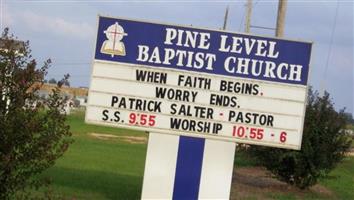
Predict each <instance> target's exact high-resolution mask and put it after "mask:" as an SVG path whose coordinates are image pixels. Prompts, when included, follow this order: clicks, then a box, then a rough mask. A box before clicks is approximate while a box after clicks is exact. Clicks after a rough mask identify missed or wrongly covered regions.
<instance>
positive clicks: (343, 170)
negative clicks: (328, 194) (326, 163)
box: [320, 157, 354, 199]
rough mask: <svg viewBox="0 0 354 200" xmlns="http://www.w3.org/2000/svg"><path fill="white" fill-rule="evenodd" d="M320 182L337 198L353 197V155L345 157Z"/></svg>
mask: <svg viewBox="0 0 354 200" xmlns="http://www.w3.org/2000/svg"><path fill="white" fill-rule="evenodd" d="M320 183H321V184H322V185H324V186H326V187H327V188H329V189H331V190H332V191H333V192H334V193H335V194H336V196H337V197H338V198H339V199H354V157H346V158H345V159H344V161H343V162H342V163H341V164H339V165H338V167H337V168H336V169H334V170H333V171H332V172H331V173H330V174H329V177H328V178H326V179H323V180H321V181H320Z"/></svg>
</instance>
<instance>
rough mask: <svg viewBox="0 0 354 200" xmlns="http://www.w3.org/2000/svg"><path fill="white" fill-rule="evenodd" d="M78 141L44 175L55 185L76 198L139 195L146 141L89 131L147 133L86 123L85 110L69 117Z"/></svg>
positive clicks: (129, 133)
mask: <svg viewBox="0 0 354 200" xmlns="http://www.w3.org/2000/svg"><path fill="white" fill-rule="evenodd" d="M68 118H69V119H68V122H69V124H70V126H71V131H72V133H73V137H74V140H75V142H74V143H73V144H72V145H71V146H70V148H69V150H68V151H67V152H66V153H65V154H64V156H63V157H62V158H60V159H59V160H58V161H57V162H56V164H55V166H54V167H52V168H50V169H49V170H47V171H46V172H45V174H44V176H47V177H50V178H51V180H52V186H51V187H52V189H53V191H54V193H55V194H57V193H59V194H61V196H64V197H66V198H68V197H69V198H70V199H71V198H74V199H138V198H140V193H141V187H142V180H143V173H144V163H145V154H146V144H130V143H128V142H122V141H119V140H100V139H97V138H94V137H92V136H90V135H89V133H92V132H94V133H105V134H113V135H124V136H146V133H143V132H138V131H131V130H125V129H115V128H108V127H100V126H94V125H87V124H85V123H84V121H83V119H84V113H83V112H78V113H74V114H72V115H70V116H69V117H68Z"/></svg>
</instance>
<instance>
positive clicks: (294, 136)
mask: <svg viewBox="0 0 354 200" xmlns="http://www.w3.org/2000/svg"><path fill="white" fill-rule="evenodd" d="M310 52H311V43H307V42H298V41H290V40H283V39H276V38H265V37H261V36H251V35H244V34H237V33H229V32H224V31H213V30H206V29H197V28H191V27H181V26H175V25H164V24H156V23H150V22H139V21H133V20H127V19H120V18H109V17H99V23H98V33H97V42H96V51H95V59H94V63H93V70H92V77H91V85H90V90H89V100H88V105H87V110H86V122H87V123H91V124H100V125H106V126H113V127H124V128H132V129H137V130H143V131H149V132H150V138H149V144H148V153H147V160H146V166H145V175H144V186H143V193H142V198H147V199H149V198H173V199H186V198H191V199H195V198H228V197H229V192H230V183H231V175H232V166H233V156H234V150H235V142H239V143H246V144H254V145H263V146H272V147H279V148H287V149H300V148H301V138H302V129H303V123H304V115H305V102H306V94H307V78H308V73H309V62H310ZM166 134H167V135H166Z"/></svg>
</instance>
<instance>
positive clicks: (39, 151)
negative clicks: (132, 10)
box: [0, 29, 72, 199]
mask: <svg viewBox="0 0 354 200" xmlns="http://www.w3.org/2000/svg"><path fill="white" fill-rule="evenodd" d="M2 41H3V44H2V48H1V49H0V91H1V93H0V199H10V198H13V197H17V198H18V196H16V195H18V194H21V191H25V190H26V189H27V188H28V187H37V186H40V185H41V184H43V183H44V180H43V179H39V178H37V177H38V175H39V174H40V173H41V172H43V170H45V169H47V168H49V167H50V166H53V165H54V162H55V160H56V159H57V158H59V157H60V156H62V155H63V153H64V152H65V151H66V150H67V148H68V146H69V144H70V143H71V142H72V139H71V133H70V131H69V126H68V125H66V124H65V120H66V116H65V115H63V114H61V112H62V111H63V109H64V106H65V101H64V99H63V98H62V97H61V95H60V94H59V93H60V87H61V85H58V86H57V87H56V89H54V90H53V91H52V94H51V95H50V97H49V98H48V99H41V98H40V97H39V96H38V93H37V91H38V90H39V89H40V87H41V85H42V84H43V82H44V80H43V79H44V76H45V75H46V73H47V69H48V67H49V65H50V63H51V62H50V60H47V61H46V62H45V63H44V65H43V66H42V67H41V68H38V69H37V68H36V66H37V63H36V61H35V60H34V59H32V56H31V51H30V49H29V42H25V43H24V45H23V47H22V48H21V50H20V51H18V50H16V48H15V46H16V45H15V44H16V40H15V38H14V37H13V36H12V35H10V34H9V32H8V29H5V30H4V32H3V33H2ZM65 79H68V76H65V77H64V80H65Z"/></svg>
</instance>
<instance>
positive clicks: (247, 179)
mask: <svg viewBox="0 0 354 200" xmlns="http://www.w3.org/2000/svg"><path fill="white" fill-rule="evenodd" d="M290 194H292V196H295V197H296V198H298V199H303V197H304V195H305V194H317V195H318V196H325V197H329V198H331V197H333V198H334V194H333V193H332V192H331V191H330V190H328V189H327V188H325V187H323V186H321V185H315V186H313V187H311V188H310V189H308V190H300V189H298V188H296V187H293V186H290V185H288V184H286V183H283V182H280V181H278V180H276V179H275V178H273V177H272V175H271V174H270V173H269V172H268V171H267V170H265V169H264V168H261V167H244V168H238V169H235V170H234V174H233V180H232V186H231V199H248V198H251V199H273V198H274V196H279V195H284V196H287V195H290ZM272 197H273V198H272Z"/></svg>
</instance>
